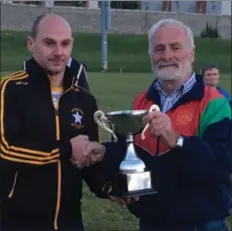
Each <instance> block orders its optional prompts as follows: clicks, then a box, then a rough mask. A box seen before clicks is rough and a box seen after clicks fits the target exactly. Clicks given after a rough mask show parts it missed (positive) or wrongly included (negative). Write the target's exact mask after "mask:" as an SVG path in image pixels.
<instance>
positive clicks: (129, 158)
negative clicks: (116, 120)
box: [120, 133, 145, 173]
mask: <svg viewBox="0 0 232 231" xmlns="http://www.w3.org/2000/svg"><path fill="white" fill-rule="evenodd" d="M133 141H134V137H133V134H131V133H130V134H127V135H126V142H127V152H126V156H125V158H124V159H123V161H122V162H121V164H120V171H121V172H122V173H133V172H143V171H144V169H145V164H144V162H143V161H142V160H141V159H139V158H138V157H137V155H136V152H135V147H134V142H133Z"/></svg>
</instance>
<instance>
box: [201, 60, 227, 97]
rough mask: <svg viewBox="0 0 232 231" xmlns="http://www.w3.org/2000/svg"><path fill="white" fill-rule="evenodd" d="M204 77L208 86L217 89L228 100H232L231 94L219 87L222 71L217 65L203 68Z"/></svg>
mask: <svg viewBox="0 0 232 231" xmlns="http://www.w3.org/2000/svg"><path fill="white" fill-rule="evenodd" d="M202 76H203V79H204V82H205V84H206V85H208V86H211V87H214V88H216V89H217V90H218V91H219V92H220V93H221V94H222V95H224V96H225V97H226V98H227V99H228V100H231V97H230V95H229V93H228V92H227V91H226V90H224V89H223V88H221V87H220V86H219V81H220V71H219V68H218V67H217V66H216V65H215V64H210V65H208V66H206V67H204V68H202Z"/></svg>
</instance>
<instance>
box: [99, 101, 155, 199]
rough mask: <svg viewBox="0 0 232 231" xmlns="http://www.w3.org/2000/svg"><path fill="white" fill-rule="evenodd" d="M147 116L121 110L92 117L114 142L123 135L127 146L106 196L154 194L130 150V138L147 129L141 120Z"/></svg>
mask: <svg viewBox="0 0 232 231" xmlns="http://www.w3.org/2000/svg"><path fill="white" fill-rule="evenodd" d="M154 106H156V105H154ZM153 108H154V107H153ZM148 113H149V110H122V111H114V112H108V113H103V112H102V111H96V112H95V114H94V120H95V122H96V123H97V124H98V125H99V126H100V127H102V128H103V129H105V130H106V131H108V132H110V133H111V134H112V136H113V138H114V142H117V140H118V138H117V135H120V136H125V141H126V143H127V151H126V153H125V157H124V159H123V160H122V162H121V163H120V166H119V172H118V175H117V176H116V178H115V179H114V182H113V184H112V188H111V189H112V190H111V192H110V195H113V196H119V197H131V196H141V195H147V194H153V193H156V192H157V191H156V190H154V189H153V188H152V178H151V172H150V171H148V170H147V169H146V166H145V163H144V162H143V161H142V160H141V159H140V158H139V157H138V156H137V154H136V151H135V147H134V135H136V134H139V133H141V132H142V135H143V134H144V132H145V130H146V129H147V126H148V125H146V127H145V125H144V121H143V118H144V116H146V115H147V114H148Z"/></svg>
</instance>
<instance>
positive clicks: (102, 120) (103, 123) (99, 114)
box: [93, 110, 118, 142]
mask: <svg viewBox="0 0 232 231" xmlns="http://www.w3.org/2000/svg"><path fill="white" fill-rule="evenodd" d="M93 117H94V121H95V122H96V123H97V125H99V126H100V127H101V128H103V129H104V130H105V131H108V132H109V133H111V134H112V136H113V138H114V142H117V141H118V137H117V136H116V135H115V134H114V131H113V130H112V129H110V128H109V127H108V125H107V118H106V117H105V114H104V112H103V111H100V110H98V111H96V112H95V113H94V116H93Z"/></svg>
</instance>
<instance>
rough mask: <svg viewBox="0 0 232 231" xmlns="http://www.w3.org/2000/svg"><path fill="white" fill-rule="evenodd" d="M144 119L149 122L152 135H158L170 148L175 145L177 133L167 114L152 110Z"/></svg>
mask: <svg viewBox="0 0 232 231" xmlns="http://www.w3.org/2000/svg"><path fill="white" fill-rule="evenodd" d="M144 121H145V122H146V123H149V128H150V134H151V135H152V136H155V137H159V136H160V137H161V138H162V139H163V140H164V142H165V143H166V144H167V145H168V146H169V147H170V148H174V147H176V142H177V137H178V134H177V133H176V132H175V131H174V129H173V127H172V122H171V119H170V118H169V116H168V115H167V114H165V113H163V112H160V111H152V112H151V113H149V114H148V115H147V116H146V117H145V118H144Z"/></svg>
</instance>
